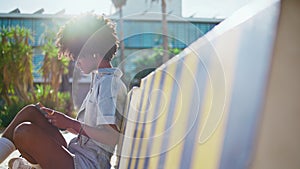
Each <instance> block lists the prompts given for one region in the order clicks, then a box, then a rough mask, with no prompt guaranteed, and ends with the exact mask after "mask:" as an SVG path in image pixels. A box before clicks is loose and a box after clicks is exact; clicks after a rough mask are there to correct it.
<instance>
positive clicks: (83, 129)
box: [41, 107, 120, 146]
mask: <svg viewBox="0 0 300 169" xmlns="http://www.w3.org/2000/svg"><path fill="white" fill-rule="evenodd" d="M41 109H43V110H44V111H46V112H47V113H48V114H46V115H45V116H46V118H47V119H48V120H49V122H50V123H51V124H52V125H54V126H56V127H58V128H60V129H66V130H68V131H69V132H71V133H73V134H82V135H85V136H87V137H89V138H91V139H94V140H96V141H98V142H100V143H103V144H106V145H111V146H115V145H116V144H117V142H118V138H119V134H120V133H119V132H118V130H117V127H116V125H114V124H104V125H102V127H100V128H99V127H92V126H89V125H86V124H82V123H81V122H79V121H78V120H76V119H73V118H71V117H69V116H66V115H65V114H63V113H61V112H57V111H54V110H52V109H49V108H45V107H42V108H41Z"/></svg>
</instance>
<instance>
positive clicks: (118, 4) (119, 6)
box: [112, 0, 126, 72]
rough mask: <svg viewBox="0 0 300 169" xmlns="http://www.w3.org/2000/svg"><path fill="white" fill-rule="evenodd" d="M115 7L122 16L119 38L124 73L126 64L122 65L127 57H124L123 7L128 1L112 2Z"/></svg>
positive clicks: (117, 0)
mask: <svg viewBox="0 0 300 169" xmlns="http://www.w3.org/2000/svg"><path fill="white" fill-rule="evenodd" d="M112 2H113V4H114V6H115V8H116V9H119V14H120V23H119V26H120V32H119V36H120V37H119V38H120V40H121V41H120V47H121V61H120V63H121V70H122V72H125V70H124V64H123V63H122V62H123V61H124V60H125V56H124V48H125V47H124V39H123V38H124V35H123V11H122V7H123V6H124V5H125V4H126V0H112Z"/></svg>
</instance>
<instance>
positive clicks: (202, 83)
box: [180, 60, 208, 169]
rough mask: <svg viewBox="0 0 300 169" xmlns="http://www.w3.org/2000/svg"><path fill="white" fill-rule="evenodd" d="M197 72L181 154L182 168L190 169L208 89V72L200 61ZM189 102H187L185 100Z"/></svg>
mask: <svg viewBox="0 0 300 169" xmlns="http://www.w3.org/2000/svg"><path fill="white" fill-rule="evenodd" d="M198 62H199V63H198V65H197V70H196V73H195V74H194V78H195V80H196V79H197V81H194V82H191V83H194V85H195V86H194V89H195V91H194V93H193V94H192V97H191V100H188V102H190V110H189V111H188V112H189V115H188V116H189V118H188V123H187V125H188V126H187V130H186V132H189V133H187V135H186V137H185V139H184V146H183V152H182V154H181V160H180V168H185V169H188V168H190V165H191V161H192V159H193V158H197V157H193V158H191V157H192V154H193V150H194V146H195V145H196V143H197V142H198V138H197V137H196V136H197V132H199V126H200V125H199V123H200V117H201V107H203V106H202V105H203V103H204V100H203V98H204V93H205V89H206V84H207V83H206V81H207V77H208V76H207V70H206V69H205V67H204V66H203V65H202V64H201V61H200V60H199V61H198ZM184 101H187V100H184Z"/></svg>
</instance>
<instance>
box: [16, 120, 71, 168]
mask: <svg viewBox="0 0 300 169" xmlns="http://www.w3.org/2000/svg"><path fill="white" fill-rule="evenodd" d="M13 140H14V143H15V145H16V147H17V148H18V149H19V150H20V152H23V154H25V156H24V157H25V158H26V159H27V160H29V161H30V160H31V159H34V160H35V161H36V162H37V163H38V164H39V165H40V166H41V167H42V168H43V169H53V168H55V169H73V168H74V162H73V156H72V154H71V153H69V151H68V150H67V149H66V147H65V146H62V145H61V144H60V143H58V142H57V140H56V139H55V138H53V137H51V136H50V135H48V133H46V132H45V131H44V130H43V129H42V128H40V127H39V126H37V125H36V124H34V123H31V122H23V123H21V124H20V125H18V126H17V127H16V129H15V132H14V137H13ZM26 155H29V159H28V156H26Z"/></svg>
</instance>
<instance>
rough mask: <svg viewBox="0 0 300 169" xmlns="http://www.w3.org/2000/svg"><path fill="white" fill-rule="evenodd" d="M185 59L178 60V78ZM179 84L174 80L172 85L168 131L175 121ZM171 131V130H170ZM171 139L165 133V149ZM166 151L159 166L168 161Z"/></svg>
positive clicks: (176, 75)
mask: <svg viewBox="0 0 300 169" xmlns="http://www.w3.org/2000/svg"><path fill="white" fill-rule="evenodd" d="M182 65H183V60H178V62H177V68H176V73H175V78H176V79H181V75H182V68H183V66H182ZM178 90H179V88H178V86H177V84H176V83H175V82H174V83H173V86H172V93H171V97H170V99H171V100H170V101H171V102H170V107H169V111H168V112H167V115H168V116H167V122H166V125H165V130H164V131H168V130H169V129H170V127H171V126H172V122H173V116H174V112H175V107H176V106H175V105H176V102H177V94H178ZM169 131H170V130H169ZM169 139H170V135H169V134H168V133H167V134H164V136H163V143H162V147H161V148H162V149H164V148H165V147H167V146H168V144H169ZM166 154H167V153H166V152H163V153H162V154H161V155H160V159H159V163H158V168H163V167H164V165H165V161H166Z"/></svg>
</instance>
